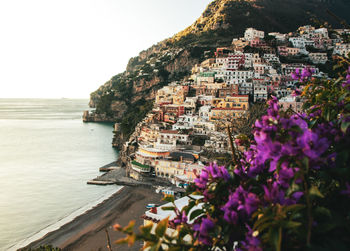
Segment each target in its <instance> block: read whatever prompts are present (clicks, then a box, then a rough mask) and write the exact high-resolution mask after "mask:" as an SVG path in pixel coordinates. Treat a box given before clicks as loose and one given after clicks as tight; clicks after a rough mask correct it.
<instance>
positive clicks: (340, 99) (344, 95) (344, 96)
mask: <svg viewBox="0 0 350 251" xmlns="http://www.w3.org/2000/svg"><path fill="white" fill-rule="evenodd" d="M347 95H348V93H347V92H346V93H344V94H343V95H341V96H340V97H339V98H338V102H340V101H342V100H344V99H345V98H346V96H347Z"/></svg>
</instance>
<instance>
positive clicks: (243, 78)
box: [224, 70, 254, 84]
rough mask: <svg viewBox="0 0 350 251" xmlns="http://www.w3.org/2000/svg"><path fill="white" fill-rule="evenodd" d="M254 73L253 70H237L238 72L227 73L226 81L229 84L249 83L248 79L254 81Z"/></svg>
mask: <svg viewBox="0 0 350 251" xmlns="http://www.w3.org/2000/svg"><path fill="white" fill-rule="evenodd" d="M253 76H254V71H251V70H237V71H225V72H224V81H225V82H226V83H227V84H241V83H244V82H247V80H248V79H252V78H253Z"/></svg>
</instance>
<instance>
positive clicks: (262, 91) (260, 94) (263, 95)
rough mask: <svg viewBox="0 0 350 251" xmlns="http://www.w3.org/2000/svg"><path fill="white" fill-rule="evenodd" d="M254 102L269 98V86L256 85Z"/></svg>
mask: <svg viewBox="0 0 350 251" xmlns="http://www.w3.org/2000/svg"><path fill="white" fill-rule="evenodd" d="M253 95H254V102H256V101H263V100H267V86H265V85H258V84H257V85H254V94H253Z"/></svg>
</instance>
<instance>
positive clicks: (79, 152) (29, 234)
mask: <svg viewBox="0 0 350 251" xmlns="http://www.w3.org/2000/svg"><path fill="white" fill-rule="evenodd" d="M88 109H89V108H88V100H87V99H0V250H16V249H18V248H20V247H23V246H25V245H27V244H29V243H30V242H32V241H34V240H36V239H39V238H41V237H42V236H44V235H45V234H46V233H48V232H50V231H52V230H55V229H58V228H59V227H60V226H62V225H64V224H65V223H67V222H69V221H71V220H72V219H74V218H75V217H76V216H78V215H80V214H82V213H84V212H85V211H87V210H88V209H91V208H92V207H94V206H95V205H97V204H98V203H100V202H102V201H103V200H105V199H107V198H108V197H110V196H111V195H113V194H114V193H115V192H116V191H118V190H119V189H120V187H118V186H114V185H112V186H94V185H87V184H86V182H87V181H88V180H90V179H93V178H95V177H96V176H98V175H101V173H100V172H99V167H101V166H103V165H105V164H108V163H110V162H112V161H115V160H116V159H117V157H118V152H117V151H116V150H115V149H113V148H112V145H111V140H112V134H113V125H112V124H108V123H83V122H82V113H83V111H84V110H88Z"/></svg>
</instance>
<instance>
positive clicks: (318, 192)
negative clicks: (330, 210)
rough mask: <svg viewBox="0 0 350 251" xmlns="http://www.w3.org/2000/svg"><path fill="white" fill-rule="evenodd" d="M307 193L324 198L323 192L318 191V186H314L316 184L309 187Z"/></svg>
mask: <svg viewBox="0 0 350 251" xmlns="http://www.w3.org/2000/svg"><path fill="white" fill-rule="evenodd" d="M309 195H313V196H317V197H320V198H324V196H323V194H322V193H321V192H320V190H318V187H316V186H311V188H310V190H309Z"/></svg>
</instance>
